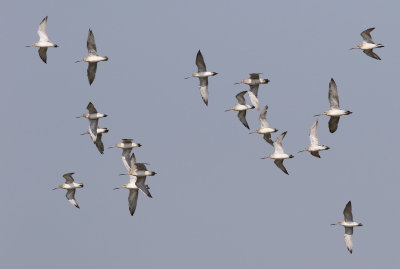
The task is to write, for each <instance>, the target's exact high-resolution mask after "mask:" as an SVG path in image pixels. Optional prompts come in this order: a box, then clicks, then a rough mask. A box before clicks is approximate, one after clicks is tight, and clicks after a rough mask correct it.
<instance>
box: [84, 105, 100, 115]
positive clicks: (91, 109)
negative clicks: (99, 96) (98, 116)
mask: <svg viewBox="0 0 400 269" xmlns="http://www.w3.org/2000/svg"><path fill="white" fill-rule="evenodd" d="M86 109H87V110H88V111H89V114H95V113H97V110H96V108H95V107H94V105H93V103H92V102H90V103H89V104H88V105H87V107H86Z"/></svg>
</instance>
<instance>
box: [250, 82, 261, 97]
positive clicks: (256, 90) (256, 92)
mask: <svg viewBox="0 0 400 269" xmlns="http://www.w3.org/2000/svg"><path fill="white" fill-rule="evenodd" d="M259 86H260V85H250V92H252V93H253V94H254V95H255V96H256V97H258V87H259Z"/></svg>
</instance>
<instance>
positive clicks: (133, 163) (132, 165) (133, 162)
mask: <svg viewBox="0 0 400 269" xmlns="http://www.w3.org/2000/svg"><path fill="white" fill-rule="evenodd" d="M130 168H131V170H132V171H135V170H136V169H139V168H138V166H137V164H136V157H135V153H133V152H132V155H131V157H130Z"/></svg>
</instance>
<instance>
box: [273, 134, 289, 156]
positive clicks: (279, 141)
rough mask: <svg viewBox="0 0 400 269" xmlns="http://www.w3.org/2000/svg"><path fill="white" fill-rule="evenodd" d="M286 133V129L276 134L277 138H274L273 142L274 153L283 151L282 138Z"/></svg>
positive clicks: (282, 152)
mask: <svg viewBox="0 0 400 269" xmlns="http://www.w3.org/2000/svg"><path fill="white" fill-rule="evenodd" d="M286 133H287V131H286V132H283V133H281V134H280V135H279V136H278V138H277V139H276V140H275V142H274V143H273V145H274V148H275V153H278V154H284V153H285V152H284V150H283V147H282V141H283V138H284V137H285V135H286Z"/></svg>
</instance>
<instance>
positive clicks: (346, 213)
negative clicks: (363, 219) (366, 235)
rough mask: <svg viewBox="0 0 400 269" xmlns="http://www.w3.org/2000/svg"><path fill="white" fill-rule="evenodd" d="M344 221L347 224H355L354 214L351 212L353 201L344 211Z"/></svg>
mask: <svg viewBox="0 0 400 269" xmlns="http://www.w3.org/2000/svg"><path fill="white" fill-rule="evenodd" d="M343 215H344V221H345V222H353V213H352V212H351V201H349V202H348V203H347V204H346V207H345V208H344V210H343Z"/></svg>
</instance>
